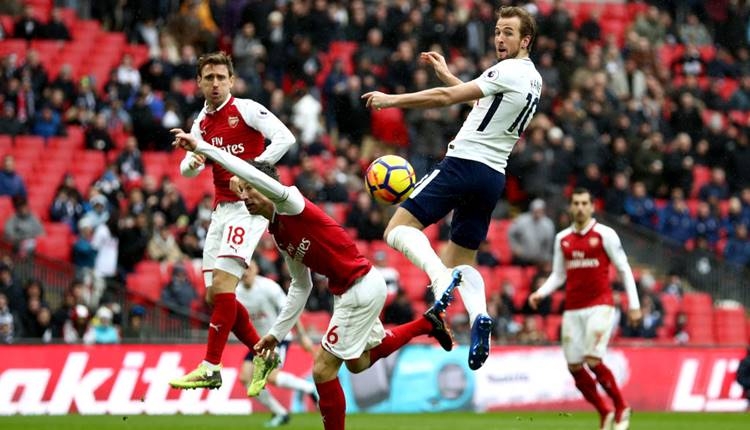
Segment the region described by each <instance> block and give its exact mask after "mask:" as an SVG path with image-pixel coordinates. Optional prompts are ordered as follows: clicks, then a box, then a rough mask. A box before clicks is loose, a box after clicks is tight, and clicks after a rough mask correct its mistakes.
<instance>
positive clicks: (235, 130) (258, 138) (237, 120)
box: [193, 97, 265, 206]
mask: <svg viewBox="0 0 750 430" xmlns="http://www.w3.org/2000/svg"><path fill="white" fill-rule="evenodd" d="M257 106H260V105H258V104H257V103H255V102H252V101H250V100H245V99H235V98H234V97H229V100H227V102H226V103H225V104H224V105H222V106H221V107H219V109H217V110H216V111H215V112H208V111H207V110H206V108H205V107H204V108H203V110H202V111H201V113H200V114H199V115H198V117H197V118H196V120H195V122H196V124H198V127H199V132H200V136H201V137H202V138H203V140H205V141H206V142H208V143H210V144H211V145H213V146H215V147H217V148H221V149H222V150H224V151H227V152H229V153H230V154H232V155H235V156H237V157H239V158H241V159H243V160H253V159H255V158H256V157H257V156H259V155H260V154H261V153H262V152H263V150H264V149H265V137H264V136H263V134H262V133H261V132H260V131H258V130H257V129H256V128H253V127H252V126H251V125H250V124H252V113H251V109H257ZM193 128H194V129H195V126H193ZM212 166H213V169H212V170H213V175H214V187H215V189H216V194H215V198H214V206H215V205H217V204H219V203H222V202H234V201H237V200H239V197H238V196H237V195H236V194H235V193H233V192H232V191H230V190H229V179H230V178H231V177H232V176H233V175H232V174H231V173H230V172H228V171H227V170H226V169H224V168H223V167H221V166H220V165H219V164H218V163H212Z"/></svg>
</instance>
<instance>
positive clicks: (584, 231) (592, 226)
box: [571, 218, 596, 236]
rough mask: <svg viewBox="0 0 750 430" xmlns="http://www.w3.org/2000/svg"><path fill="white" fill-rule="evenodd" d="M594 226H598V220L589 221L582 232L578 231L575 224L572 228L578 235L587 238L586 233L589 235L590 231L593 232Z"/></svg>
mask: <svg viewBox="0 0 750 430" xmlns="http://www.w3.org/2000/svg"><path fill="white" fill-rule="evenodd" d="M594 224H596V218H591V219H590V220H589V222H588V224H586V225H585V226H584V227H583V228H582V229H580V230H576V225H575V224H573V225H572V226H571V227H572V228H573V231H574V232H576V233H577V234H580V235H581V236H585V235H586V233H588V232H589V231H591V229H592V228H594Z"/></svg>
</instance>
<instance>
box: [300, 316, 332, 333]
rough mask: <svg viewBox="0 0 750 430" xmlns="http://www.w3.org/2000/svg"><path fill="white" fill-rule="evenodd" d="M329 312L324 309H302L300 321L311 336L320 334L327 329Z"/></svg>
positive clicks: (329, 319) (329, 317)
mask: <svg viewBox="0 0 750 430" xmlns="http://www.w3.org/2000/svg"><path fill="white" fill-rule="evenodd" d="M330 321H331V314H329V313H328V312H326V311H317V312H310V311H304V312H302V315H300V322H301V323H302V325H303V326H304V327H305V330H306V331H307V332H308V333H310V334H312V335H313V336H315V335H317V336H322V335H323V334H324V333H325V332H326V330H328V323H329V322H330Z"/></svg>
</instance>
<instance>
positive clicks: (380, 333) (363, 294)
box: [173, 130, 461, 430]
mask: <svg viewBox="0 0 750 430" xmlns="http://www.w3.org/2000/svg"><path fill="white" fill-rule="evenodd" d="M173 132H175V143H174V144H175V145H176V146H180V147H182V148H183V149H187V150H191V151H195V152H198V153H200V154H204V155H206V156H208V157H209V158H211V159H212V160H214V161H215V162H217V163H218V164H221V165H222V166H224V167H225V168H226V169H227V170H229V171H230V172H232V173H234V174H235V175H237V176H239V177H240V178H241V179H242V180H244V181H246V183H244V184H243V186H242V189H241V192H240V196H241V197H242V200H243V201H244V202H245V205H247V208H248V211H250V213H253V214H260V215H262V216H263V217H265V218H266V219H268V220H269V221H270V224H269V227H268V231H269V232H270V233H271V234H272V235H273V237H274V239H275V240H276V244H277V245H278V247H279V249H280V250H281V251H282V255H283V256H284V260H285V261H286V263H287V266H288V268H289V273H290V275H291V278H292V281H291V285H290V286H289V292H288V294H287V301H286V303H285V305H284V307H283V309H282V310H281V312H280V313H279V316H278V318H277V319H276V322H275V323H274V324H273V327H271V329H270V330H269V332H268V334H267V335H266V336H264V337H263V338H262V339H261V340H260V342H258V344H257V345H256V346H255V351H256V352H257V353H258V354H259V355H268V354H269V353H272V351H273V350H274V349H275V348H276V346H277V344H278V343H279V341H280V340H281V339H284V336H286V334H287V333H288V332H289V330H290V329H291V328H292V326H293V325H294V324H295V322H296V321H297V320H298V319H299V316H300V314H301V313H302V311H303V309H304V306H305V302H306V301H307V297H308V296H309V294H310V291H311V290H312V280H311V277H310V272H311V271H314V272H315V273H319V274H321V275H324V276H326V277H327V278H328V288H329V289H330V290H331V292H332V293H333V294H334V309H333V315H332V316H331V321H330V323H329V325H328V329H327V330H326V332H325V334H324V335H323V339H322V342H321V343H322V348H321V349H319V350H318V351H317V353H316V354H315V361H314V364H313V380H314V381H315V385H316V387H317V389H318V395H319V396H320V402H319V403H318V405H319V408H320V413H321V415H322V416H323V423H324V427H325V429H326V430H342V429H344V423H345V412H346V400H345V399H344V392H343V389H342V388H341V384H340V383H339V380H338V372H339V368H340V367H341V364H342V363H346V367H347V368H348V369H349V371H351V372H352V373H359V372H362V371H364V370H365V369H367V368H369V367H370V366H372V364H373V363H374V362H376V361H377V360H378V359H380V358H383V357H386V356H388V355H390V354H391V353H392V352H394V351H395V350H397V349H398V348H400V347H401V346H403V345H405V344H406V343H407V342H409V341H410V340H411V339H413V338H414V337H416V336H419V335H424V334H426V335H431V336H433V337H435V338H436V339H437V340H438V341H439V342H440V345H441V346H442V347H443V348H444V349H446V350H450V349H451V348H452V345H453V340H452V338H451V335H450V332H449V331H448V328H447V326H446V324H445V321H444V319H443V316H444V311H445V308H446V306H447V305H448V302H449V301H450V299H451V293H452V291H453V289H454V288H455V287H456V285H457V284H458V283H459V282H460V281H461V275H460V271H458V270H455V271H454V272H453V279H452V282H451V283H450V284H449V286H448V288H447V289H446V291H445V292H444V293H443V294H442V295H441V296H440V297H439V299H438V300H437V301H436V302H435V304H434V305H433V306H432V307H431V308H430V309H428V310H427V311H426V312H425V314H424V315H423V317H421V318H417V319H416V320H414V321H412V322H409V323H406V324H402V325H400V326H397V327H394V328H393V329H391V330H388V332H386V331H385V330H384V328H383V325H382V323H381V322H380V320H379V318H378V317H379V315H380V312H381V311H382V309H383V305H384V303H385V297H386V291H387V288H386V284H385V280H384V279H383V276H382V275H381V274H380V272H379V271H378V270H377V269H376V268H374V267H373V265H372V263H370V261H368V260H367V259H366V258H365V257H364V256H363V255H362V254H361V253H360V252H359V250H358V249H357V246H356V245H355V243H354V241H353V240H352V239H351V238H350V237H349V235H348V234H347V233H346V231H345V230H344V228H343V227H341V226H340V225H339V224H338V223H337V222H336V221H334V220H333V219H332V218H331V217H329V216H328V215H327V214H326V213H325V212H323V210H321V209H320V208H318V207H317V206H315V205H314V204H313V203H312V202H310V201H309V200H307V199H306V198H304V197H303V196H302V193H301V192H300V191H299V190H298V189H297V188H296V187H287V186H284V185H282V184H281V183H279V182H278V181H277V180H275V179H274V178H272V176H273V175H275V172H274V171H273V167H271V166H270V165H268V164H266V163H257V162H254V163H252V164H253V165H250V164H248V163H246V162H243V161H242V160H240V159H239V158H237V157H234V156H233V155H231V154H229V153H226V152H223V151H220V150H218V149H216V148H214V147H212V146H211V145H209V144H207V143H205V142H202V141H199V140H197V139H195V137H194V136H192V135H189V134H186V133H183V132H181V131H180V130H173ZM255 166H257V168H256V167H255ZM259 168H260V169H263V170H262V171H261V170H259ZM269 372H270V371H269ZM256 382H258V381H256V380H255V375H254V380H253V383H252V384H251V387H250V389H248V394H251V391H253V390H254V391H256V392H259V391H260V389H261V388H262V387H263V385H264V384H263V383H260V384H256ZM261 382H262V381H261Z"/></svg>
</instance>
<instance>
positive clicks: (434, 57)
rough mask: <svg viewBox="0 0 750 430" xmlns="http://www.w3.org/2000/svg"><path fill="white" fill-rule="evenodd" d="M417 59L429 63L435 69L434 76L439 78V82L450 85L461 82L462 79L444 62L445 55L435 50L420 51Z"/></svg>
mask: <svg viewBox="0 0 750 430" xmlns="http://www.w3.org/2000/svg"><path fill="white" fill-rule="evenodd" d="M419 60H420V61H421V62H422V63H425V64H429V65H430V66H431V67H432V69H433V70H434V71H435V76H437V78H438V79H440V82H442V83H444V84H445V85H447V86H449V87H452V86H454V85H459V84H463V81H462V80H460V79H458V77H456V76H455V75H454V74H453V73H451V71H450V69H449V68H448V64H447V63H446V62H445V57H443V56H442V55H440V54H439V53H437V52H435V51H429V52H422V53H421V54H419Z"/></svg>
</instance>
